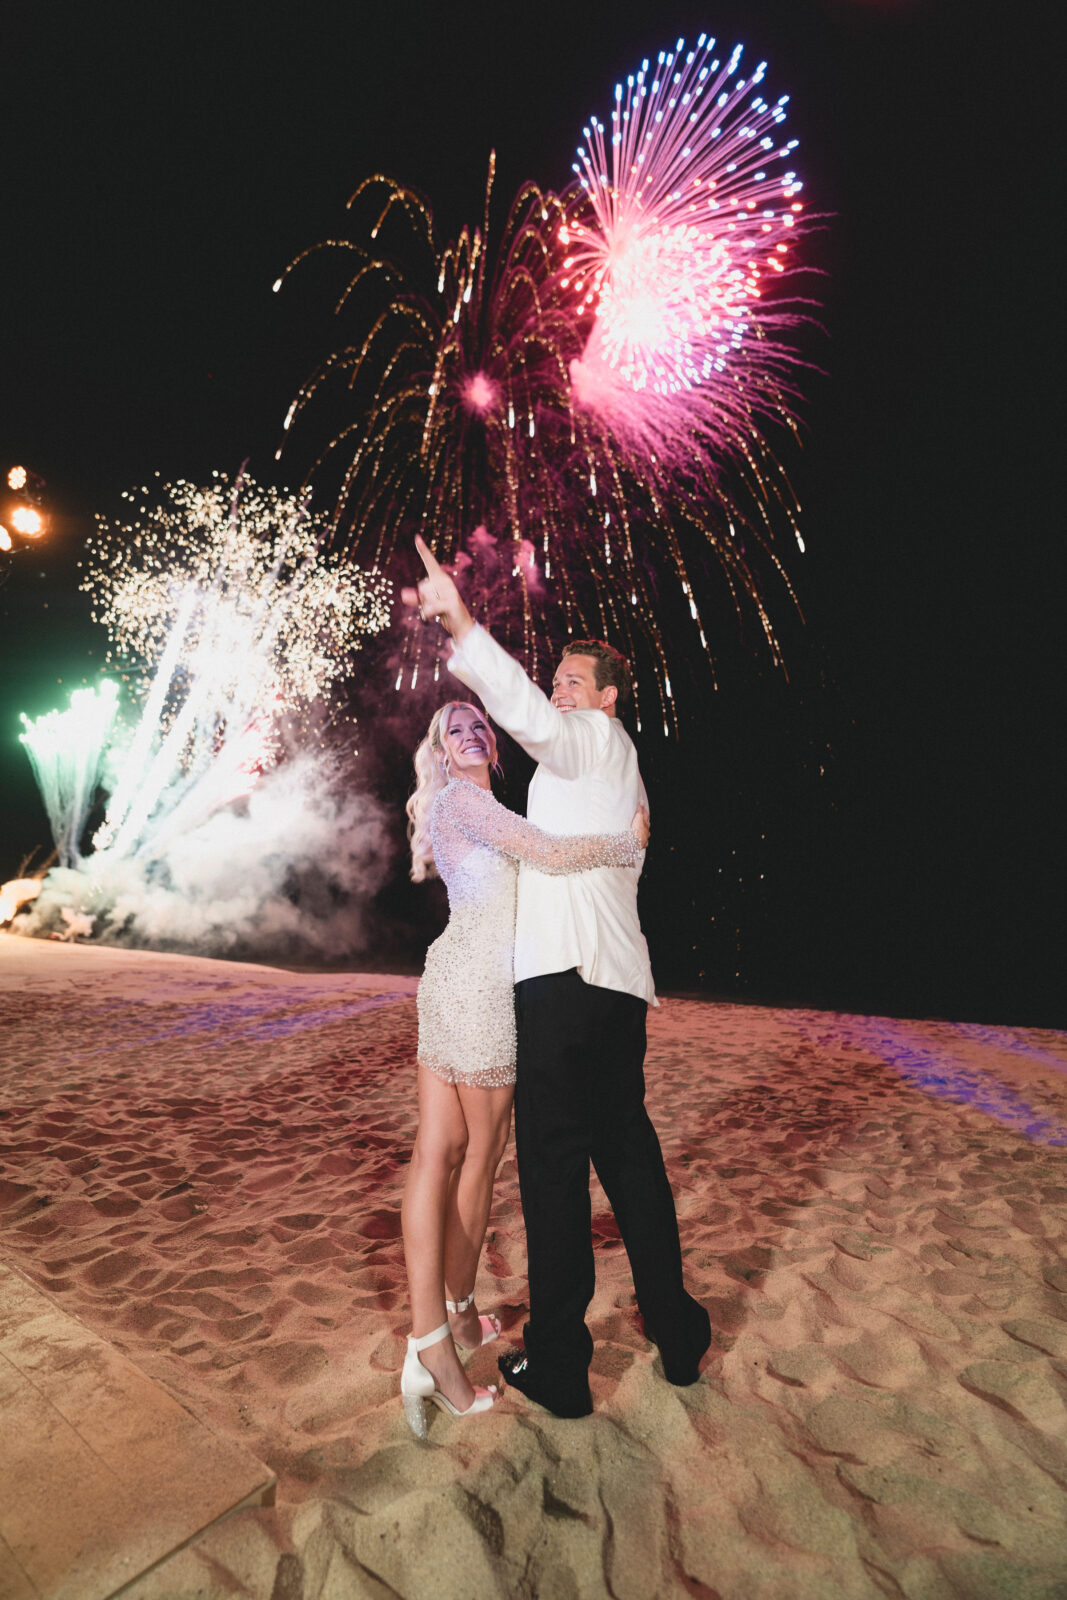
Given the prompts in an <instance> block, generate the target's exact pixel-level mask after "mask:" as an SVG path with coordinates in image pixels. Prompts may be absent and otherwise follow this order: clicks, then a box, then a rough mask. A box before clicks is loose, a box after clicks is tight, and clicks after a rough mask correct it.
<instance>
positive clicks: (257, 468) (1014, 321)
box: [0, 0, 1067, 1025]
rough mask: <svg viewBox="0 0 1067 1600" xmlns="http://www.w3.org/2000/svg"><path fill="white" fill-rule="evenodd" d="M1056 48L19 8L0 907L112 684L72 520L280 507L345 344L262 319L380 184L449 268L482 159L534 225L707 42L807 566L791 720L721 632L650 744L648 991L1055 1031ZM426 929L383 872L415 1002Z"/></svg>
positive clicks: (906, 25) (294, 13)
mask: <svg viewBox="0 0 1067 1600" xmlns="http://www.w3.org/2000/svg"><path fill="white" fill-rule="evenodd" d="M1055 12H1056V8H1055V7H1053V6H1051V5H1047V4H1045V5H1038V4H1034V3H1023V4H1020V5H1016V6H1014V7H1011V8H993V7H989V6H981V5H978V6H975V5H958V6H956V5H948V4H937V3H935V0H897V3H891V0H881V3H878V0H778V3H774V0H752V3H751V4H748V5H746V6H741V5H738V4H736V3H735V0H729V3H724V4H717V5H714V6H710V7H699V6H696V5H693V4H690V3H685V4H678V5H674V6H666V5H664V4H662V3H661V4H659V5H658V6H656V7H655V8H653V7H651V6H649V5H637V4H633V3H629V0H611V3H608V0H595V3H583V0H575V3H573V4H570V5H561V4H558V3H557V0H552V3H551V4H547V5H546V4H542V5H540V6H536V7H518V6H504V5H500V4H494V5H490V4H485V3H481V0H479V3H477V4H460V5H457V6H451V7H445V6H430V5H417V4H413V3H411V0H392V3H389V4H384V3H375V4H361V3H351V4H340V3H335V4H326V3H322V0H306V3H305V4H303V5H302V6H299V7H298V6H291V5H285V6H282V5H279V4H275V3H273V0H261V3H255V4H253V3H240V4H238V3H234V0H217V3H215V4H211V5H202V4H184V5H178V6H173V7H168V8H163V7H162V6H158V5H153V6H144V5H133V4H126V3H119V4H107V3H102V4H97V5H93V6H87V5H83V4H76V3H73V0H66V3H55V4H49V5H41V4H40V3H39V0H24V3H19V0H8V3H7V5H6V6H5V8H4V18H3V33H2V68H0V74H2V85H3V97H2V101H0V114H2V129H0V137H2V144H0V148H2V151H3V156H2V163H3V167H2V170H3V209H4V220H5V223H6V226H5V229H4V242H3V246H2V254H0V284H2V293H0V307H2V318H0V466H2V467H3V469H4V473H5V474H6V470H7V467H8V466H9V465H11V464H12V463H13V462H15V461H23V462H25V464H26V465H28V466H29V467H30V468H32V469H33V470H34V471H35V472H37V473H38V474H40V475H41V476H42V477H43V478H44V479H46V480H47V492H48V509H49V510H50V512H51V515H52V524H53V531H52V533H51V535H50V537H49V539H48V540H47V542H45V543H42V544H41V545H39V546H37V547H35V549H34V550H33V552H32V553H30V552H27V551H22V552H20V553H19V554H18V555H17V556H16V558H15V559H13V560H9V561H8V562H7V566H6V582H3V583H2V585H0V618H2V623H3V634H2V636H0V668H2V672H0V792H2V797H3V798H2V816H3V823H2V831H0V876H7V875H9V874H10V873H12V872H13V871H14V870H15V869H16V868H17V867H18V865H19V862H20V860H21V859H22V857H23V855H24V854H25V853H26V852H27V851H29V850H30V849H31V848H33V847H34V846H35V845H40V844H44V843H45V842H46V840H47V823H46V820H45V817H44V813H43V810H42V809H41V807H40V805H39V803H38V801H37V799H36V791H35V789H34V786H33V781H32V776H31V774H30V769H29V763H28V761H27V760H26V757H25V754H24V752H23V751H22V749H21V748H20V746H19V745H18V743H17V734H18V731H19V723H18V712H19V711H27V712H30V713H39V712H42V711H46V710H48V709H50V708H51V707H52V706H53V705H57V704H60V703H61V702H62V701H63V700H64V697H65V693H66V690H67V689H68V688H70V687H72V686H73V685H75V684H77V683H80V682H81V681H82V679H83V678H84V679H89V680H91V679H92V677H93V674H94V673H95V672H96V671H97V670H98V668H99V665H100V660H101V656H102V641H103V635H102V632H101V631H100V630H98V629H96V628H94V627H93V625H92V624H91V623H90V621H89V617H88V601H87V599H86V597H84V596H82V595H79V594H78V593H77V590H76V561H77V558H78V553H79V549H80V545H81V541H82V540H83V538H84V536H85V534H86V533H87V532H88V531H89V530H90V529H91V526H92V518H93V514H94V513H95V512H105V513H108V512H111V513H113V512H115V511H116V510H117V508H118V497H119V494H120V492H121V491H122V490H123V489H125V488H128V487H130V486H132V485H134V484H137V483H143V482H147V481H148V478H149V475H150V474H152V473H153V472H156V471H159V472H160V473H161V474H162V475H163V477H164V478H168V477H185V478H188V479H191V480H193V481H205V480H206V478H207V477H208V476H209V475H210V472H211V470H212V469H215V468H218V469H221V470H224V471H227V472H230V473H232V472H235V471H236V470H237V468H238V467H239V466H240V464H241V462H242V461H243V460H244V459H245V458H248V459H249V463H250V470H251V471H252V473H253V474H254V475H255V476H256V477H258V478H259V479H260V480H261V481H277V482H292V481H293V478H291V477H290V476H289V474H288V471H287V463H286V460H285V459H284V458H283V461H282V463H281V465H280V466H276V465H275V462H274V451H275V448H276V446H277V444H278V442H279V438H280V425H281V421H282V418H283V417H284V415H285V412H286V409H287V407H288V404H289V401H290V400H291V398H292V396H293V393H294V391H295V390H296V388H297V386H298V384H299V383H300V381H301V380H302V379H303V378H304V377H305V376H307V374H308V373H309V372H310V370H311V369H312V367H313V366H314V365H315V364H316V362H317V361H318V360H319V359H320V358H321V357H322V356H323V355H324V354H325V353H326V352H327V350H328V349H329V348H330V338H331V330H330V326H329V321H328V305H327V303H326V302H325V300H324V298H323V297H322V296H321V295H320V296H318V297H316V296H315V295H314V294H312V293H303V294H302V293H300V292H294V293H292V294H288V293H287V294H283V295H280V296H275V295H273V294H272V293H271V284H272V282H273V280H274V279H275V278H276V277H277V276H278V274H279V273H280V272H281V270H282V269H283V268H284V266H285V265H286V264H287V263H288V262H289V260H290V259H291V258H292V257H293V256H294V255H295V254H296V253H297V252H298V251H299V250H300V249H302V248H303V247H305V246H307V245H309V244H311V243H313V242H314V241H316V240H317V239H321V238H324V237H327V236H328V235H336V234H339V233H343V231H344V228H345V222H346V217H345V211H344V203H345V201H346V199H347V197H348V195H349V194H350V192H351V191H352V189H353V188H354V187H355V185H356V184H357V182H358V181H359V180H360V179H361V178H363V177H365V176H367V175H369V174H371V173H373V172H376V171H383V172H386V173H388V174H390V175H393V176H396V177H398V178H400V179H402V180H404V181H405V182H407V183H409V184H411V185H413V186H414V187H416V188H417V189H419V190H420V191H422V193H424V194H425V195H426V196H427V197H428V199H429V200H430V201H431V203H432V204H433V207H434V210H435V214H436V216H437V220H438V224H439V228H440V230H441V231H442V232H444V233H452V232H454V231H455V230H457V229H458V228H459V227H460V226H461V225H462V224H463V223H464V222H466V221H471V222H473V221H476V220H477V219H478V217H479V215H480V207H481V200H482V194H483V189H484V181H485V170H486V162H487V159H488V154H489V151H490V149H494V148H495V150H496V151H497V155H498V162H499V166H498V174H499V176H498V189H499V193H500V194H501V195H502V196H505V197H506V196H509V195H510V194H511V193H513V192H514V190H515V189H516V188H517V187H518V185H519V183H520V182H521V181H522V180H523V179H525V178H527V177H530V178H534V179H536V180H537V181H538V182H540V183H541V184H543V185H545V186H547V187H561V186H562V185H563V184H564V183H565V181H566V179H567V177H568V176H569V173H570V163H571V161H572V159H573V148H574V145H575V143H576V142H577V140H578V137H579V135H580V130H581V126H582V123H583V122H584V121H585V120H586V118H587V117H588V116H589V115H590V113H592V112H596V113H598V114H601V115H603V114H605V113H606V112H607V110H608V107H609V105H610V97H611V93H612V90H613V86H614V84H615V82H616V80H617V79H618V78H619V77H620V76H622V75H624V74H625V73H626V72H627V71H631V70H633V68H634V67H635V66H636V65H637V64H638V63H639V62H640V60H641V58H642V56H643V55H646V54H654V53H655V52H656V51H657V50H658V49H660V48H662V47H663V46H665V45H669V44H673V42H674V40H675V39H676V37H678V36H679V35H683V36H685V37H686V38H687V39H695V38H696V36H697V35H698V34H699V32H700V31H701V30H702V29H706V30H708V31H710V32H713V33H715V34H717V35H718V37H719V39H720V41H721V42H722V43H723V44H724V45H725V46H726V47H729V46H730V45H731V44H732V43H734V42H735V41H737V40H741V41H744V43H745V45H746V61H747V62H748V63H749V65H750V66H751V65H752V64H753V63H754V61H756V60H759V59H761V58H763V57H766V58H767V59H768V61H769V73H768V83H769V86H770V88H771V89H773V91H774V94H775V95H777V94H779V93H783V92H788V93H790V94H791V95H792V103H791V106H790V121H789V130H790V134H791V136H793V137H797V138H799V139H800V141H801V143H800V149H799V150H798V152H797V167H798V170H799V171H800V172H801V174H802V175H803V177H804V179H805V184H806V188H805V198H806V199H807V201H808V204H809V206H810V207H811V208H812V209H813V210H816V211H818V212H820V213H826V214H827V220H826V223H825V227H824V228H823V230H822V231H821V232H820V233H819V234H818V235H817V236H815V237H813V238H812V239H811V240H810V242H809V245H808V253H809V258H810V259H811V261H812V263H813V265H815V266H817V267H818V268H819V269H820V271H821V272H822V273H824V274H825V276H824V278H823V279H822V281H821V286H820V288H819V290H818V293H819V294H820V296H821V297H822V300H823V310H822V312H821V321H822V324H823V327H824V329H825V335H824V336H809V339H808V343H807V345H806V352H807V353H808V355H809V356H810V359H812V360H813V361H815V362H816V363H817V365H818V367H819V368H820V369H821V371H820V372H817V373H812V374H811V375H810V376H809V377H807V378H806V379H805V382H804V388H805V393H806V399H805V403H804V405H803V407H802V416H803V434H802V447H801V448H797V447H793V448H792V449H783V451H782V452H780V453H781V454H783V456H784V459H785V461H786V465H787V467H788V469H789V472H790V475H791V477H792V479H793V481H794V485H795V487H796V489H797V492H798V495H799V498H800V501H801V503H802V508H803V511H802V526H803V531H804V535H805V540H806V543H807V549H808V553H807V555H806V556H804V557H800V556H798V555H796V554H793V555H791V556H790V557H789V563H790V572H791V575H792V577H793V579H794V582H795V584H796V586H797V590H798V594H799V598H800V601H801V605H802V608H803V613H804V619H805V620H804V622H803V624H801V623H800V622H799V620H798V619H796V618H794V617H792V616H790V615H788V613H787V612H786V611H785V609H784V608H783V611H782V613H781V614H780V615H779V617H778V619H777V620H778V621H779V624H780V629H781V633H782V637H783V642H784V644H785V646H786V651H787V659H788V665H789V671H790V677H789V681H788V682H786V681H785V680H784V679H783V677H782V675H781V674H780V673H778V672H776V671H775V670H774V668H773V667H772V665H771V663H770V660H769V658H768V657H767V656H766V653H765V652H763V651H761V650H760V648H759V647H758V643H757V641H756V640H755V639H754V638H752V637H751V636H750V635H751V631H752V630H751V619H749V622H748V625H747V632H746V631H745V630H744V629H740V628H739V627H738V625H737V624H736V623H734V622H732V621H731V618H730V617H729V615H727V614H726V613H723V614H722V616H721V617H720V618H719V619H718V623H717V627H718V648H719V651H720V655H721V662H722V666H721V671H720V675H719V686H718V689H717V690H713V689H712V687H711V682H710V678H708V677H707V676H705V675H702V673H701V672H699V671H696V670H694V672H693V673H692V674H691V675H690V676H691V686H690V688H689V689H688V690H687V692H686V701H685V710H684V719H683V730H682V737H681V739H680V741H679V742H678V743H672V742H667V741H665V740H664V739H663V738H662V737H661V736H659V735H656V734H650V733H647V732H646V734H645V735H644V736H643V739H642V744H641V756H642V763H643V766H644V768H645V770H646V775H647V778H648V781H649V788H650V792H651V797H652V805H653V811H654V814H655V840H654V847H653V850H652V851H651V853H650V857H649V863H648V867H647V869H646V877H645V880H644V884H643V887H642V911H643V917H644V920H645V924H646V928H647V931H648V934H649V942H650V945H651V949H652V956H653V965H654V968H655V970H656V973H657V977H658V981H659V984H660V986H661V988H663V989H665V990H668V991H670V990H675V991H679V990H680V991H695V990H700V991H702V992H704V993H707V994H708V995H711V996H716V997H723V998H736V999H751V1000H758V1001H766V1002H774V1003H790V1004H802V1005H813V1006H825V1007H837V1008H842V1009H851V1010H862V1011H874V1012H884V1013H892V1014H896V1015H942V1016H949V1017H953V1018H957V1019H964V1020H974V1021H988V1022H1002V1023H1020V1024H1026V1023H1029V1024H1048V1025H1065V1024H1067V1005H1065V1004H1064V1001H1063V992H1064V984H1063V979H1062V951H1061V949H1059V948H1057V945H1060V946H1062V924H1063V920H1064V918H1063V888H1064V884H1063V875H1062V849H1061V846H1060V837H1061V830H1062V818H1063V799H1064V796H1063V790H1062V780H1056V779H1055V777H1054V771H1055V768H1056V767H1057V766H1058V764H1059V761H1058V756H1059V747H1060V745H1061V744H1062V742H1063V729H1064V710H1065V707H1064V696H1063V689H1062V679H1063V665H1062V656H1063V626H1062V622H1061V610H1062V602H1063V594H1064V583H1063V577H1064V572H1063V558H1062V553H1061V552H1062V546H1063V532H1062V530H1063V516H1062V511H1061V504H1060V502H1061V498H1062V496H1061V493H1060V482H1059V474H1056V475H1055V478H1054V472H1053V468H1054V464H1055V463H1056V462H1057V461H1058V459H1060V458H1061V457H1062V449H1057V446H1058V445H1059V436H1058V429H1057V425H1056V419H1055V416H1054V407H1053V403H1052V397H1053V394H1054V393H1055V389H1054V387H1053V375H1052V367H1053V361H1054V359H1055V351H1054V343H1055V338H1054V326H1055V323H1056V321H1057V320H1058V318H1057V306H1058V284H1057V283H1056V282H1055V280H1054V279H1053V276H1052V268H1053V243H1054V236H1055V234H1056V233H1057V232H1058V231H1059V228H1060V227H1061V226H1062V224H1058V223H1057V221H1056V217H1057V213H1058V210H1059V209H1060V199H1059V194H1058V186H1057V185H1058V180H1057V177H1056V170H1055V167H1054V165H1053V155H1052V152H1053V148H1054V147H1053V115H1052V113H1053V105H1054V100H1055V95H1054V94H1053V92H1052V88H1051V78H1052V70H1053V62H1054V60H1055V52H1054V50H1053V44H1052V37H1051V27H1052V19H1053V17H1054V15H1055ZM298 475H299V473H298V469H295V468H294V476H298ZM786 533H787V530H785V529H783V540H782V545H783V553H784V552H785V551H786V550H787V549H788V542H787V539H786ZM2 559H3V558H0V560H2ZM384 695H389V696H390V699H392V689H391V686H388V687H386V686H384V685H383V696H384ZM360 698H361V705H362V707H363V728H364V730H365V731H364V734H363V737H364V738H366V737H367V736H368V735H367V732H366V730H367V729H368V726H369V724H368V714H367V710H366V707H367V701H368V694H367V686H366V685H363V686H362V688H361V696H360ZM371 698H373V697H371ZM393 709H394V708H393V707H392V705H390V708H389V710H390V715H392V712H393ZM371 720H373V719H371ZM417 731H418V730H417V729H413V730H412V734H413V737H412V741H411V742H412V743H413V742H414V735H415V734H417ZM386 748H387V749H388V751H389V754H390V762H392V760H393V751H394V748H395V756H396V760H395V762H393V768H395V770H392V769H390V770H387V769H389V768H390V762H387V761H384V760H382V759H381V758H380V757H381V752H379V760H378V762H377V766H376V768H375V771H374V782H375V785H376V786H377V788H378V790H379V792H380V793H381V795H382V796H383V798H386V799H387V800H388V801H389V802H390V804H392V803H393V801H394V800H395V801H396V804H397V807H399V803H400V802H401V800H402V797H403V794H404V792H405V786H406V782H407V774H406V772H405V771H404V770H403V769H402V763H403V752H402V749H401V744H400V741H396V740H394V742H393V743H391V744H389V745H388V746H386ZM398 764H399V765H398ZM512 768H513V772H512V782H511V786H510V789H509V798H511V799H512V800H514V798H515V796H516V794H518V793H521V787H522V781H523V778H524V776H525V774H524V771H523V769H522V766H521V762H516V761H515V760H514V759H513V761H512ZM1057 784H1059V785H1060V787H1059V788H1057ZM399 837H400V834H399V831H398V840H399ZM398 863H399V856H398ZM417 893H418V891H415V890H413V889H411V888H410V887H409V886H405V884H404V882H403V871H402V863H400V864H398V870H397V875H396V882H395V883H394V885H393V886H392V887H391V888H390V889H389V890H388V891H387V892H386V893H385V895H384V896H383V897H382V901H381V904H380V907H379V911H380V914H381V917H382V918H383V919H384V920H385V921H388V920H389V919H390V918H391V919H392V922H393V925H394V928H395V930H399V931H397V932H396V933H395V937H394V939H393V944H392V946H391V948H390V953H391V955H392V956H393V957H394V958H395V959H397V960H402V959H404V957H405V952H406V955H407V957H408V958H409V959H410V962H411V964H412V965H413V966H415V965H417V963H418V961H419V959H420V953H421V952H420V947H419V941H420V940H422V941H424V940H425V938H426V937H428V936H431V935H432V933H433V931H434V927H433V917H434V916H436V915H437V914H438V913H439V909H440V908H439V905H435V904H434V903H433V902H430V909H429V910H427V909H426V907H427V902H426V900H425V891H423V892H422V894H423V899H422V900H417V899H416V898H415V897H416V895H417ZM405 941H406V942H405ZM383 948H384V947H383ZM369 959H370V964H371V965H374V964H375V963H374V959H373V956H371V957H370V958H369Z"/></svg>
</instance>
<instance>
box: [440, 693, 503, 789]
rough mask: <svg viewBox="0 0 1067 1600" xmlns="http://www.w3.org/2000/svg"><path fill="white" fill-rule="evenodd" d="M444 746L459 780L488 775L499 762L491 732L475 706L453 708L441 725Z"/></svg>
mask: <svg viewBox="0 0 1067 1600" xmlns="http://www.w3.org/2000/svg"><path fill="white" fill-rule="evenodd" d="M441 743H442V744H443V745H444V747H445V751H446V753H447V755H448V762H449V766H450V767H451V769H452V775H453V777H456V778H464V777H473V776H474V775H475V772H482V773H485V774H486V775H488V772H489V767H490V765H491V763H492V762H494V761H495V760H496V740H495V739H494V738H493V733H492V730H491V728H490V727H489V724H488V723H487V722H486V720H485V718H484V716H483V715H482V713H481V712H480V711H478V710H476V709H475V707H474V706H467V705H458V706H453V707H452V710H451V711H450V712H449V714H448V716H447V718H446V719H445V720H444V721H443V722H442V724H441Z"/></svg>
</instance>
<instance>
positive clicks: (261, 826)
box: [13, 751, 390, 959]
mask: <svg viewBox="0 0 1067 1600" xmlns="http://www.w3.org/2000/svg"><path fill="white" fill-rule="evenodd" d="M389 856H390V843H389V834H388V829H387V828H386V826H385V821H384V818H383V815H382V811H381V807H380V806H379V805H378V803H377V801H375V800H374V799H373V798H371V797H370V796H368V795H360V794H355V793H351V792H344V789H343V770H342V769H341V767H340V766H339V765H338V764H337V763H336V762H334V761H333V760H331V758H330V757H329V756H327V755H324V754H323V753H322V752H308V751H304V752H300V753H298V754H296V755H294V756H293V757H292V758H291V759H290V760H288V761H286V762H284V763H283V764H282V765H280V766H278V767H275V768H274V769H273V770H271V771H270V772H267V773H265V774H264V775H263V777H262V778H261V779H260V781H259V783H258V784H257V785H256V787H255V789H253V791H252V793H251V794H250V795H249V796H248V797H247V798H246V799H245V800H242V801H240V802H239V803H238V804H237V805H231V806H228V807H226V808H225V809H223V810H220V811H217V812H215V813H214V814H213V815H212V816H209V817H208V818H206V819H205V820H204V821H203V822H201V823H200V825H199V826H197V827H195V828H192V829H190V830H189V831H188V832H184V833H181V834H178V835H176V836H175V837H173V838H172V839H171V840H170V842H169V843H168V844H167V845H166V847H165V848H164V849H163V850H162V851H161V852H160V853H159V854H158V855H155V856H153V858H152V859H151V860H146V859H144V858H140V857H137V856H123V855H116V854H114V853H113V852H111V851H108V850H97V851H96V852H95V853H94V854H93V855H91V856H88V857H86V858H85V859H84V860H83V861H82V862H81V863H80V864H79V865H78V866H77V867H70V868H54V869H53V870H52V871H51V872H50V873H49V874H48V875H47V877H46V878H45V880H44V884H43V886H42V889H41V893H40V895H39V896H38V897H37V900H36V901H35V902H34V905H33V907H32V909H31V910H30V911H29V912H28V913H24V914H23V915H21V916H20V917H19V918H18V919H17V921H16V922H15V924H14V928H13V931H16V932H19V933H24V934H28V935H31V936H38V937H40V936H47V935H48V934H50V933H55V932H57V931H58V932H62V931H63V927H64V922H63V910H64V908H67V909H69V910H73V911H77V912H80V913H84V914H86V915H89V916H92V917H93V918H94V919H95V920H94V924H93V935H92V936H93V939H94V941H95V942H99V943H104V944H121V945H130V946H136V947H138V948H152V949H195V950H197V951H199V952H201V953H203V954H210V955H258V956H277V957H285V958H289V959H291V958H293V957H295V956H299V955H304V956H309V957H315V958H321V959H332V958H343V957H346V956H351V955H353V954H356V953H358V951H360V950H361V949H363V948H364V947H365V945H366V942H367V939H368V937H369V936H370V932H371V928H370V923H369V913H368V902H369V900H370V899H371V897H372V896H373V894H374V893H375V891H376V890H377V889H378V888H380V887H381V884H382V883H383V881H384V879H385V877H386V875H387V873H388V869H389Z"/></svg>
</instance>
